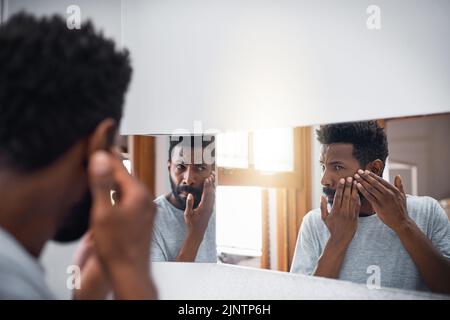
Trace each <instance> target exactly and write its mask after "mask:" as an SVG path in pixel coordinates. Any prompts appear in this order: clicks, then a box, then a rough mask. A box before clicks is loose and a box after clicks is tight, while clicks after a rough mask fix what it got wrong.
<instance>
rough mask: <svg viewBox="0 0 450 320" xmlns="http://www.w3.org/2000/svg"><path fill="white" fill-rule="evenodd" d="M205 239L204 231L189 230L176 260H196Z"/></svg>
mask: <svg viewBox="0 0 450 320" xmlns="http://www.w3.org/2000/svg"><path fill="white" fill-rule="evenodd" d="M202 241H203V233H196V232H188V235H187V236H186V239H185V240H184V242H183V246H182V247H181V249H180V252H179V253H178V256H177V259H176V261H178V262H194V261H195V258H196V257H197V252H198V249H199V247H200V244H201V243H202Z"/></svg>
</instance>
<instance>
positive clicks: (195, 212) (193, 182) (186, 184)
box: [151, 136, 217, 263]
mask: <svg viewBox="0 0 450 320" xmlns="http://www.w3.org/2000/svg"><path fill="white" fill-rule="evenodd" d="M214 152H215V150H214V137H213V136H181V137H175V136H172V137H170V145H169V160H168V162H167V165H168V171H169V178H170V185H171V189H172V190H171V192H170V193H168V194H166V195H161V196H159V197H158V198H156V199H155V201H154V202H155V204H156V210H157V211H156V218H155V225H154V230H153V242H152V253H151V257H152V261H184V262H193V261H195V262H212V263H215V262H217V250H216V240H215V239H216V238H215V237H216V234H215V215H214V204H215V161H214V160H215V159H214V156H215V154H214Z"/></svg>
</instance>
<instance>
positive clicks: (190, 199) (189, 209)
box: [184, 193, 194, 216]
mask: <svg viewBox="0 0 450 320" xmlns="http://www.w3.org/2000/svg"><path fill="white" fill-rule="evenodd" d="M193 208H194V196H193V195H192V194H191V193H189V194H188V196H187V198H186V209H185V210H184V214H185V215H188V216H191V215H192V213H193V211H194V210H193Z"/></svg>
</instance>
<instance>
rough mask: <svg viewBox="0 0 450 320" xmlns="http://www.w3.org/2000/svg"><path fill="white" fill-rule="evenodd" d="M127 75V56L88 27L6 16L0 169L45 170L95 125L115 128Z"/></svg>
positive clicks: (1, 47)
mask: <svg viewBox="0 0 450 320" xmlns="http://www.w3.org/2000/svg"><path fill="white" fill-rule="evenodd" d="M131 73H132V70H131V66H130V61H129V55H128V52H127V51H126V50H123V51H121V50H118V49H116V48H115V45H114V42H113V41H111V40H108V39H106V38H104V37H103V35H102V34H101V33H97V32H95V30H94V28H93V26H92V24H91V23H90V22H87V23H85V24H82V25H81V29H79V30H76V29H74V30H69V29H68V28H67V26H66V22H65V20H63V19H62V18H60V17H57V16H53V17H44V18H35V17H33V16H31V15H28V14H25V13H19V14H16V15H14V16H12V17H11V18H10V19H9V20H8V21H7V22H6V23H4V24H3V25H0V168H1V167H7V168H8V169H13V170H16V171H22V172H30V171H34V170H37V169H39V168H42V167H45V166H48V165H50V164H51V163H52V162H54V161H55V160H56V159H58V158H59V157H60V156H61V155H62V154H64V153H65V152H66V151H67V150H68V149H69V148H70V147H71V146H73V145H74V144H75V143H77V142H78V141H80V140H81V139H83V138H85V137H87V136H89V134H90V133H92V132H93V131H94V130H95V128H96V127H97V125H98V124H99V123H100V122H101V121H102V120H105V119H107V118H111V119H113V120H115V122H116V125H118V123H119V121H120V118H121V116H122V105H123V102H124V95H125V92H126V90H127V87H128V84H129V82H130V78H131Z"/></svg>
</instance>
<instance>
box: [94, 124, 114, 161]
mask: <svg viewBox="0 0 450 320" xmlns="http://www.w3.org/2000/svg"><path fill="white" fill-rule="evenodd" d="M116 132H117V125H116V121H114V120H113V119H111V118H107V119H105V120H103V121H101V122H100V123H99V124H98V125H97V127H96V128H95V130H94V132H92V133H91V135H90V136H89V139H88V144H87V153H88V157H90V156H91V155H92V154H93V153H94V152H95V151H98V150H106V151H109V150H111V148H112V147H113V146H114V141H115V137H116Z"/></svg>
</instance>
